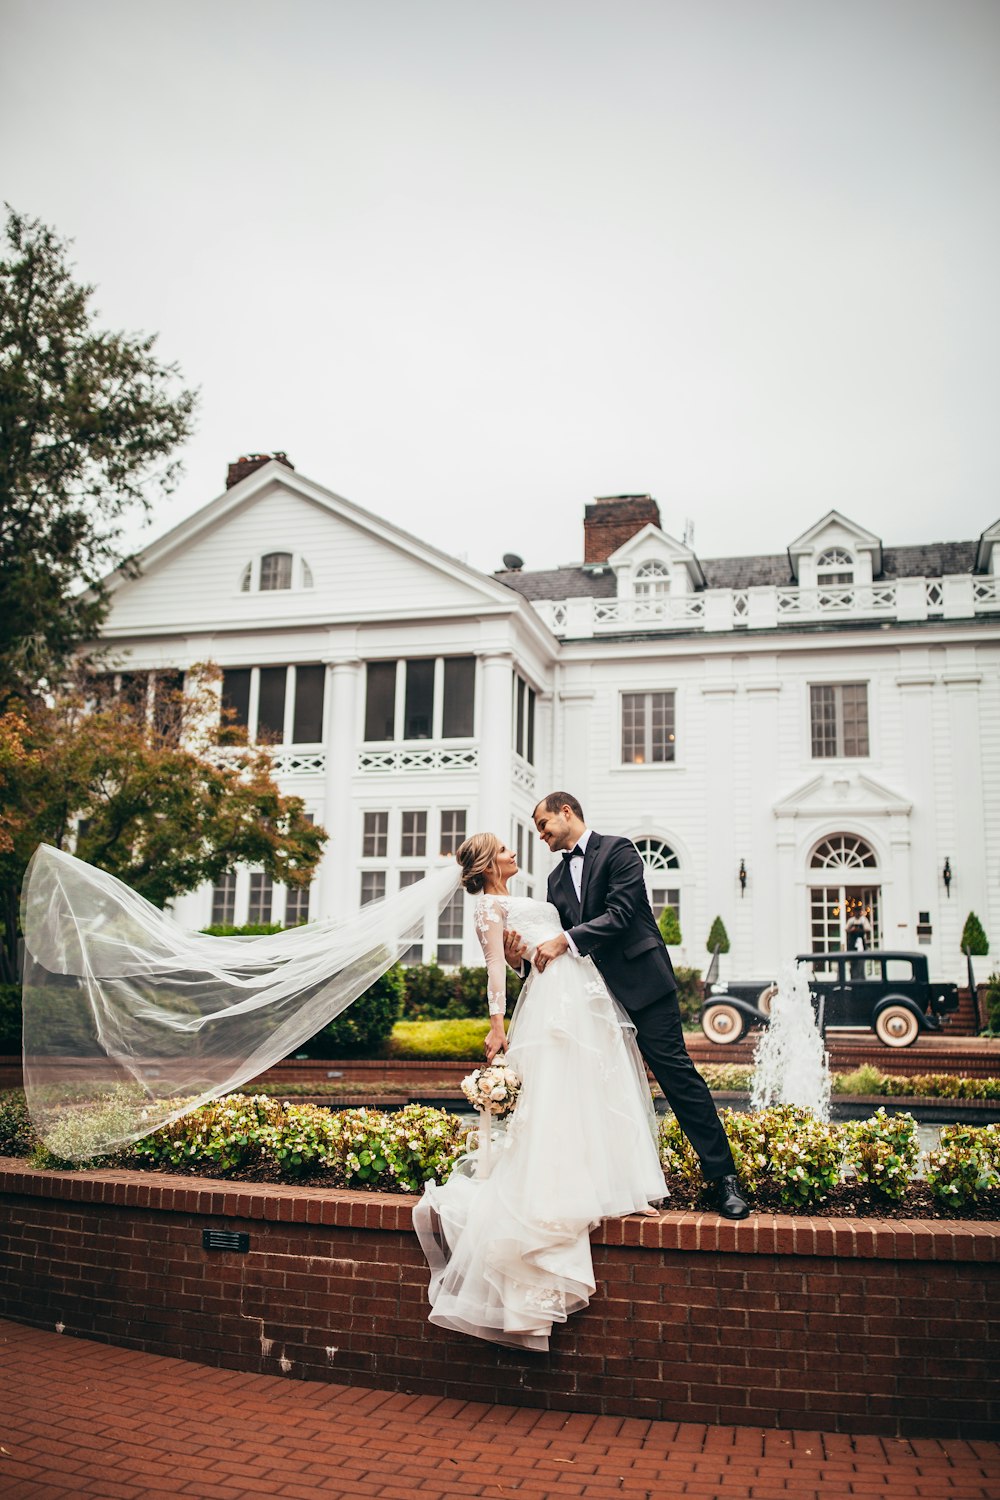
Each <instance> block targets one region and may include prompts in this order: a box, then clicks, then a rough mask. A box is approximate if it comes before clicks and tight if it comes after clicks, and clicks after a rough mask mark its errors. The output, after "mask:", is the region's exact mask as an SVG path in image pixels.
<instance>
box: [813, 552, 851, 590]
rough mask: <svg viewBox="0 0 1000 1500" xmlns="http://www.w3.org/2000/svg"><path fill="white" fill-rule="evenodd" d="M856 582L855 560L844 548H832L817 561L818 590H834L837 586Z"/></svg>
mask: <svg viewBox="0 0 1000 1500" xmlns="http://www.w3.org/2000/svg"><path fill="white" fill-rule="evenodd" d="M853 582H854V558H853V557H852V556H851V554H850V553H849V552H845V551H844V549H843V547H830V548H828V549H827V551H826V552H822V553H820V555H819V557H818V558H817V559H816V584H817V587H818V588H821V589H825V588H833V587H835V586H836V585H837V584H852V583H853Z"/></svg>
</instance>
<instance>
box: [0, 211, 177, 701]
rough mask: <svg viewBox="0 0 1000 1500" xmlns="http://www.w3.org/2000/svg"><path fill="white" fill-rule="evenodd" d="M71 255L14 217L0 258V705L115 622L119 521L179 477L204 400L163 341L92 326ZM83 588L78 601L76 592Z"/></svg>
mask: <svg viewBox="0 0 1000 1500" xmlns="http://www.w3.org/2000/svg"><path fill="white" fill-rule="evenodd" d="M68 249H69V245H68V243H67V242H65V241H62V240H60V239H59V238H58V237H57V236H56V234H55V233H54V231H53V230H52V229H50V228H48V227H46V226H45V225H44V224H42V223H40V222H39V221H38V220H36V219H28V218H25V217H24V216H23V215H21V214H18V213H15V212H14V211H13V210H12V209H11V210H9V212H8V216H7V222H6V244H5V246H3V247H0V256H2V258H0V349H2V350H3V358H2V360H0V413H2V416H0V428H2V431H3V434H4V452H3V463H2V465H0V514H2V515H3V517H4V525H3V527H2V528H0V707H3V706H4V705H5V704H7V703H9V702H10V701H11V700H12V699H14V698H21V699H30V698H32V697H34V696H35V695H36V694H37V693H38V692H39V690H40V688H41V687H42V686H43V685H48V686H52V685H53V684H54V682H55V681H57V680H58V675H59V671H60V668H61V666H62V664H63V663H64V662H65V661H66V659H67V658H68V657H69V655H70V654H71V653H72V651H73V650H74V649H75V647H77V646H78V645H80V644H81V643H83V642H85V641H88V640H91V639H93V637H94V636H95V635H96V634H97V631H98V627H99V626H100V624H101V621H102V620H103V619H104V617H105V615H106V614H107V609H108V601H109V597H110V593H109V588H108V585H107V584H106V582H105V581H104V580H105V578H106V577H107V575H108V574H110V573H111V572H112V570H113V569H114V568H115V567H116V565H118V564H119V563H121V562H122V560H123V555H124V554H123V549H122V541H123V518H124V517H125V516H126V515H127V514H128V512H129V511H140V512H141V511H147V512H148V511H149V510H151V508H152V505H153V503H154V501H155V500H156V499H157V498H158V497H159V496H161V495H164V494H167V493H169V492H170V491H171V490H172V489H173V488H174V486H175V484H176V481H177V479H178V477H179V474H180V465H179V463H177V462H172V461H170V455H171V453H173V452H174V451H175V450H176V449H177V448H178V446H179V445H180V444H181V443H183V442H184V441H185V440H186V439H187V438H188V437H189V436H190V434H191V431H192V427H193V423H192V416H193V412H194V405H195V395H194V392H192V391H188V390H183V389H181V388H180V387H179V384H178V380H179V375H178V370H177V367H176V365H164V364H161V363H160V362H159V361H158V360H157V359H156V358H155V357H154V354H153V348H154V344H155V338H154V337H150V336H146V335H128V334H125V333H111V332H108V331H106V330H102V329H99V328H97V327H96V326H95V323H94V315H93V311H92V309H91V306H90V302H91V297H92V294H93V288H92V287H89V286H84V285H82V284H80V283H78V282H76V281H74V279H73V275H72V266H71V264H70V262H69V260H68V258H67V252H68ZM81 584H85V585H87V587H86V589H81V587H80V585H81Z"/></svg>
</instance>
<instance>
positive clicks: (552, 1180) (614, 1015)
mask: <svg viewBox="0 0 1000 1500" xmlns="http://www.w3.org/2000/svg"><path fill="white" fill-rule="evenodd" d="M507 926H509V927H511V928H512V929H513V930H515V931H516V932H518V933H520V935H521V936H522V938H523V939H524V940H525V942H526V944H527V946H528V949H529V952H530V951H533V950H534V948H535V947H536V946H537V944H538V943H540V942H543V941H544V940H545V939H546V938H550V937H554V936H555V935H556V934H557V933H559V932H561V930H562V926H561V923H560V921H559V914H558V912H557V911H556V909H555V907H554V906H550V905H548V904H547V903H546V902H542V901H532V900H529V899H527V898H526V897H518V896H480V897H479V898H478V900H477V903H476V930H477V932H478V933H479V937H480V941H481V942H482V945H483V950H484V952H485V954H486V963H487V972H488V992H489V997H490V1009H491V1012H493V1011H498V1010H499V1011H501V1013H502V1008H503V1004H504V1000H505V977H506V975H505V963H504V955H503V932H504V928H505V927H507ZM507 1061H508V1062H509V1064H510V1066H511V1067H512V1068H513V1069H514V1070H515V1072H516V1073H517V1074H518V1076H519V1077H520V1078H521V1080H522V1088H521V1092H520V1095H519V1097H518V1101H517V1104H516V1106H515V1109H514V1113H513V1115H511V1116H510V1117H509V1118H508V1119H507V1120H506V1121H505V1122H503V1123H501V1124H499V1125H496V1124H495V1138H494V1146H493V1151H492V1171H491V1172H490V1175H489V1176H485V1177H482V1176H477V1175H476V1157H475V1155H474V1154H473V1155H469V1156H466V1157H463V1158H462V1159H461V1160H460V1161H459V1162H458V1163H457V1165H456V1166H455V1168H454V1170H453V1172H452V1174H451V1176H450V1177H449V1179H448V1181H447V1182H446V1183H445V1184H444V1185H443V1186H438V1185H437V1184H436V1183H434V1182H429V1183H428V1184H427V1185H426V1187H425V1189H424V1194H423V1197H422V1198H421V1200H420V1202H419V1203H418V1204H417V1206H416V1208H415V1209H414V1212H413V1222H414V1227H415V1229H416V1232H417V1235H418V1236H419V1239H420V1244H421V1246H422V1248H423V1251H424V1254H425V1255H426V1257H427V1261H428V1264H429V1266H430V1270H431V1278H430V1289H429V1297H430V1303H431V1313H430V1320H431V1322H432V1323H436V1324H438V1325H440V1326H441V1327H443V1328H451V1329H455V1330H456V1331H458V1332H459V1333H465V1334H471V1335H472V1336H473V1337H475V1338H481V1339H487V1340H489V1341H490V1342H492V1343H495V1344H508V1345H513V1346H515V1347H517V1348H523V1349H535V1350H545V1349H547V1348H548V1347H549V1335H550V1334H551V1332H552V1326H553V1324H554V1323H563V1322H565V1320H566V1319H567V1317H569V1315H570V1314H571V1313H573V1312H577V1311H578V1310H579V1309H580V1308H582V1307H586V1305H587V1303H588V1301H589V1300H590V1297H591V1296H592V1295H593V1292H594V1286H595V1283H594V1268H593V1261H592V1258H591V1252H590V1231H591V1229H592V1228H593V1227H594V1226H595V1225H596V1224H597V1223H599V1222H600V1220H601V1219H604V1218H613V1217H617V1216H619V1215H621V1214H629V1213H634V1212H636V1211H638V1210H642V1209H645V1208H646V1207H647V1206H648V1205H649V1203H650V1202H658V1201H659V1200H660V1199H661V1198H664V1197H666V1195H667V1187H666V1183H665V1182H664V1180H663V1172H662V1170H661V1168H660V1163H659V1156H658V1151H657V1146H656V1119H655V1114H654V1111H653V1107H652V1099H651V1096H650V1091H649V1085H648V1083H647V1081H646V1072H645V1068H644V1067H643V1063H642V1059H641V1057H640V1056H639V1051H638V1048H637V1047H636V1044H635V1035H634V1028H633V1027H632V1025H631V1022H630V1021H629V1019H628V1017H627V1015H626V1013H625V1011H624V1010H622V1008H621V1007H620V1006H619V1005H618V1004H617V1002H615V1001H614V1000H613V999H612V998H611V996H610V995H609V993H608V990H607V987H606V986H605V984H604V981H603V979H602V978H601V976H600V974H599V973H598V971H597V969H596V968H595V967H594V965H593V963H592V962H591V960H590V959H588V958H574V957H573V955H572V954H571V953H567V954H564V955H563V956H562V957H561V958H558V959H556V960H555V961H554V962H553V963H550V964H549V965H548V967H547V968H546V969H544V970H543V972H542V973H540V974H539V973H538V972H537V971H536V970H534V969H533V970H532V971H531V975H530V977H529V978H528V980H527V982H526V983H525V985H524V988H523V989H522V991H521V995H520V998H519V999H518V1002H517V1005H516V1006H515V1009H514V1014H513V1018H512V1020H511V1025H510V1031H509V1036H508V1042H507Z"/></svg>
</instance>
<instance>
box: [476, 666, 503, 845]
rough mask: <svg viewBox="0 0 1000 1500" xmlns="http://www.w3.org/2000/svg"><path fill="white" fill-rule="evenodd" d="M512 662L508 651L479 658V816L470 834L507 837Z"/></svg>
mask: <svg viewBox="0 0 1000 1500" xmlns="http://www.w3.org/2000/svg"><path fill="white" fill-rule="evenodd" d="M513 676H514V663H513V658H512V656H511V654H510V652H509V651H490V652H487V653H486V654H484V655H483V656H481V657H480V659H479V687H480V694H479V815H478V817H477V819H476V822H477V825H478V826H477V827H476V828H475V829H470V830H469V832H470V833H472V832H476V833H496V834H499V836H500V837H501V838H502V839H507V838H508V837H509V836H510V816H511V807H510V793H511V755H512V753H513V725H512V723H511V709H512V695H513Z"/></svg>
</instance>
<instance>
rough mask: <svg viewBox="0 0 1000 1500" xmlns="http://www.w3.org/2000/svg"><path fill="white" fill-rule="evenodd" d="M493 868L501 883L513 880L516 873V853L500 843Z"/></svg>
mask: <svg viewBox="0 0 1000 1500" xmlns="http://www.w3.org/2000/svg"><path fill="white" fill-rule="evenodd" d="M493 868H494V870H495V871H496V875H497V880H498V881H499V882H500V883H501V884H505V883H506V882H507V881H508V880H513V878H514V876H515V875H516V874H517V855H516V854H515V853H514V851H513V849H508V848H507V845H506V844H501V846H500V849H499V851H498V853H497V857H496V861H495V863H494V865H493Z"/></svg>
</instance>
